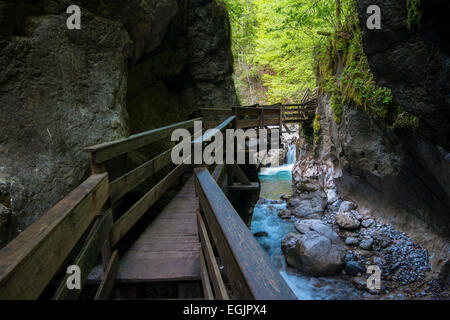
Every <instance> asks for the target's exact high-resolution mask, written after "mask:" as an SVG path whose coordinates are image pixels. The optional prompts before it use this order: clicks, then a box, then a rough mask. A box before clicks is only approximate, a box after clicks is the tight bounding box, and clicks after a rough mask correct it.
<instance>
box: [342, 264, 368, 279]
mask: <svg viewBox="0 0 450 320" xmlns="http://www.w3.org/2000/svg"><path fill="white" fill-rule="evenodd" d="M344 269H345V273H346V274H348V275H349V276H356V275H358V274H360V273H365V272H366V269H365V268H364V267H363V266H362V265H361V264H360V263H359V262H357V261H349V262H347V263H346V264H345V268H344Z"/></svg>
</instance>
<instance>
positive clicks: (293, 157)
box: [286, 144, 297, 164]
mask: <svg viewBox="0 0 450 320" xmlns="http://www.w3.org/2000/svg"><path fill="white" fill-rule="evenodd" d="M295 161H297V146H296V145H295V144H293V145H289V151H288V153H287V155H286V164H295Z"/></svg>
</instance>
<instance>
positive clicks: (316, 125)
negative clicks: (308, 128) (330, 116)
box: [313, 114, 321, 143]
mask: <svg viewBox="0 0 450 320" xmlns="http://www.w3.org/2000/svg"><path fill="white" fill-rule="evenodd" d="M320 129H321V127H320V115H319V114H316V117H315V118H314V122H313V130H314V140H315V142H316V143H318V142H319V139H320Z"/></svg>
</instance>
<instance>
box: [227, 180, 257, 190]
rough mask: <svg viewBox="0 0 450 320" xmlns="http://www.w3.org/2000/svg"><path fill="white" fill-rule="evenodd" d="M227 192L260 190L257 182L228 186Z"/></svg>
mask: <svg viewBox="0 0 450 320" xmlns="http://www.w3.org/2000/svg"><path fill="white" fill-rule="evenodd" d="M228 190H229V191H258V190H260V186H259V183H258V182H253V183H251V184H249V185H246V184H238V183H235V184H233V185H231V186H228Z"/></svg>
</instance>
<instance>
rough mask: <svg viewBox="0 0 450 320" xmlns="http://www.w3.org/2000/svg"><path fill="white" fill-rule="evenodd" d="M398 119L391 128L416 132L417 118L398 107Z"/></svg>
mask: <svg viewBox="0 0 450 320" xmlns="http://www.w3.org/2000/svg"><path fill="white" fill-rule="evenodd" d="M398 113H399V115H398V117H397V119H396V120H395V122H394V124H393V125H392V128H393V129H395V130H410V131H413V132H415V131H417V130H418V129H419V118H417V117H416V116H415V115H412V114H410V113H408V112H406V111H404V110H403V108H402V107H398Z"/></svg>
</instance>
